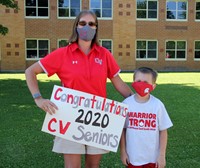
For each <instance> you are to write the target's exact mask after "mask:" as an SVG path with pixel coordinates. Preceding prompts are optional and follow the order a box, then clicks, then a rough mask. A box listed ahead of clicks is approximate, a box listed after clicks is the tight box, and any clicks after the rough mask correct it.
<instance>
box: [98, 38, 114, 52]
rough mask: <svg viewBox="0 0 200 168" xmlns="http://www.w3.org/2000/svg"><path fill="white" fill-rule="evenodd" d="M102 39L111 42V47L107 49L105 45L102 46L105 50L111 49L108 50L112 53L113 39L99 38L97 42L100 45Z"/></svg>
mask: <svg viewBox="0 0 200 168" xmlns="http://www.w3.org/2000/svg"><path fill="white" fill-rule="evenodd" d="M102 41H109V42H111V49H108V48H106V47H104V46H103V47H104V48H106V49H107V50H109V51H110V50H111V51H110V52H111V53H112V54H113V40H112V39H99V44H100V45H101V46H102Z"/></svg>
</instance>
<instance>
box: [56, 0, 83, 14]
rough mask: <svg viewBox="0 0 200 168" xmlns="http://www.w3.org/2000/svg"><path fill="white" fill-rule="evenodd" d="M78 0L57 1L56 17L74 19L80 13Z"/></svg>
mask: <svg viewBox="0 0 200 168" xmlns="http://www.w3.org/2000/svg"><path fill="white" fill-rule="evenodd" d="M80 2H81V1H80V0H58V17H60V18H66V17H67V18H69V17H76V16H77V15H78V14H79V13H80V8H81V3H80Z"/></svg>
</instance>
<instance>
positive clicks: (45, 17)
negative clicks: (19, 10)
mask: <svg viewBox="0 0 200 168" xmlns="http://www.w3.org/2000/svg"><path fill="white" fill-rule="evenodd" d="M38 1H39V0H36V14H38V8H39V7H38ZM47 1H48V7H46V8H47V9H48V16H26V8H27V7H26V0H25V1H24V9H25V10H24V16H25V18H26V19H49V17H50V8H49V0H47ZM40 8H41V7H40ZM43 8H45V7H43Z"/></svg>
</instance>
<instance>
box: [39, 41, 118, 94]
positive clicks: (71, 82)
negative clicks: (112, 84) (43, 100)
mask: <svg viewBox="0 0 200 168" xmlns="http://www.w3.org/2000/svg"><path fill="white" fill-rule="evenodd" d="M39 63H40V65H41V67H42V68H43V70H44V71H45V72H46V73H47V75H48V76H52V75H53V74H57V75H58V77H59V78H60V80H61V82H62V85H63V86H64V87H67V88H71V89H75V90H80V91H83V92H87V93H90V94H95V95H98V96H102V97H106V80H107V78H110V79H111V78H113V77H114V76H115V75H117V74H118V73H119V72H120V68H119V66H118V65H117V63H116V61H115V60H114V57H113V56H112V54H111V53H110V52H109V51H108V50H107V49H105V48H103V47H101V46H98V45H96V44H94V45H93V47H92V49H91V51H90V53H89V54H88V55H85V54H84V53H83V52H82V51H81V50H80V49H79V48H78V44H77V43H72V44H70V45H68V46H66V47H63V48H59V49H57V50H55V51H53V52H52V53H50V54H49V55H47V56H46V57H44V58H43V59H41V60H40V61H39Z"/></svg>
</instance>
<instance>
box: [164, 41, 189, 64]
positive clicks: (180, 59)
mask: <svg viewBox="0 0 200 168" xmlns="http://www.w3.org/2000/svg"><path fill="white" fill-rule="evenodd" d="M168 41H174V42H175V49H174V50H175V58H167V57H166V53H167V42H168ZM181 41H184V42H185V58H177V42H181ZM179 51H181V50H179ZM186 60H187V40H172V39H168V40H166V41H165V61H186Z"/></svg>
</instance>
